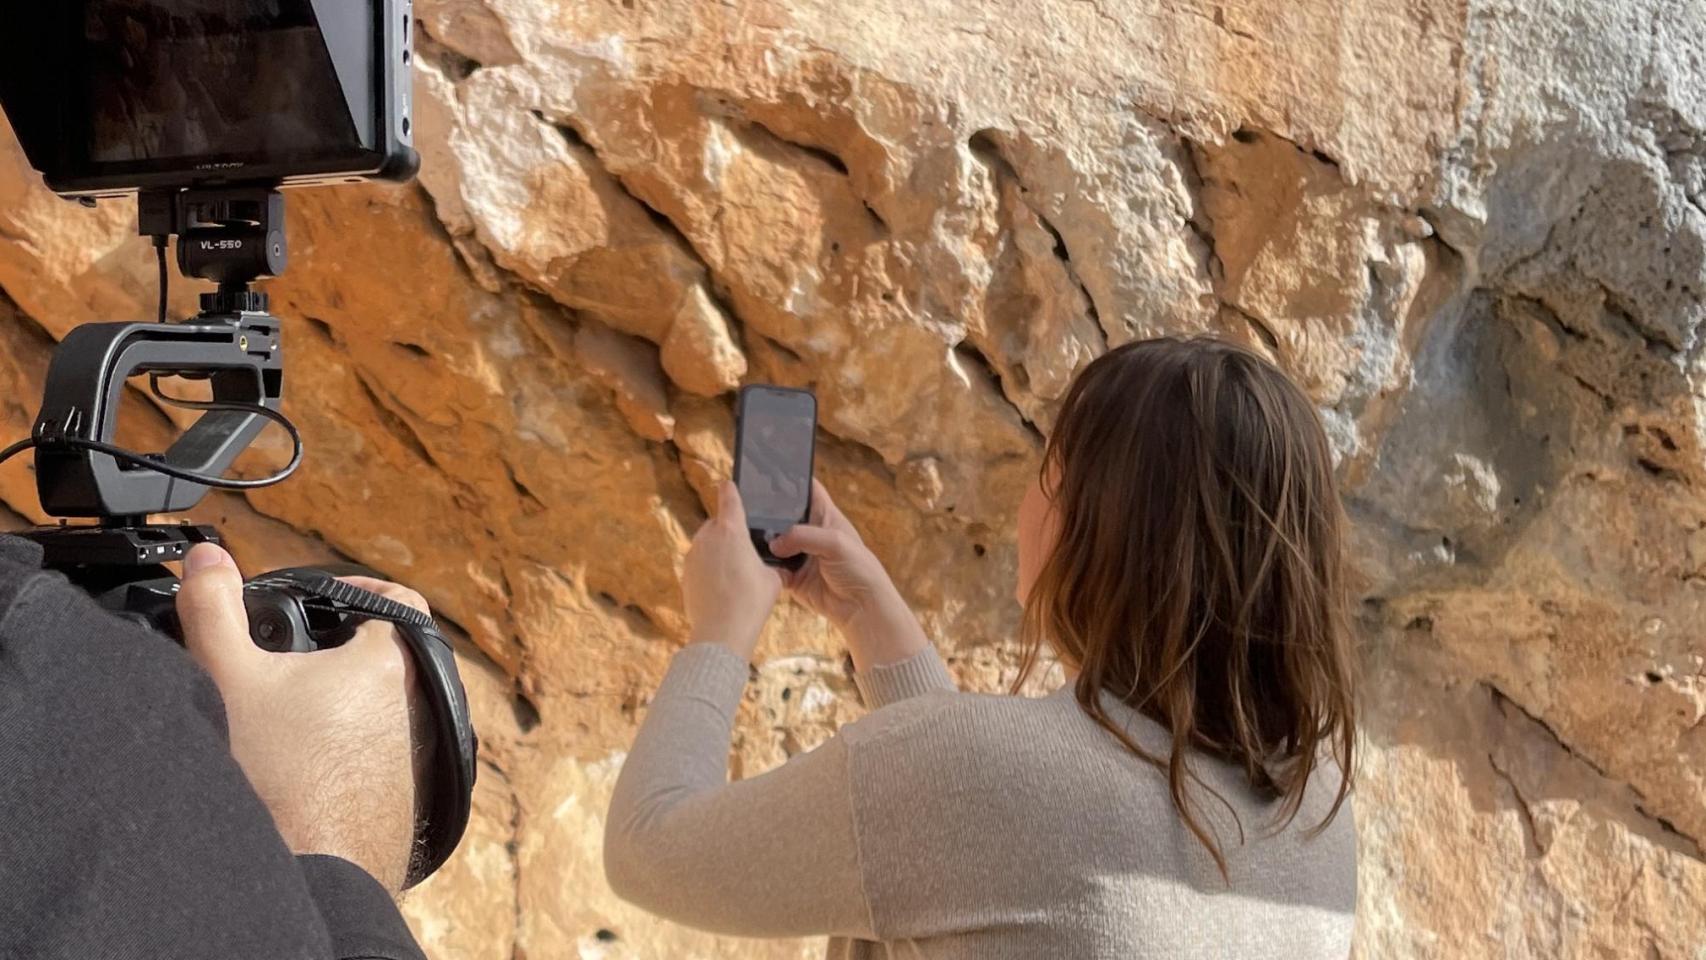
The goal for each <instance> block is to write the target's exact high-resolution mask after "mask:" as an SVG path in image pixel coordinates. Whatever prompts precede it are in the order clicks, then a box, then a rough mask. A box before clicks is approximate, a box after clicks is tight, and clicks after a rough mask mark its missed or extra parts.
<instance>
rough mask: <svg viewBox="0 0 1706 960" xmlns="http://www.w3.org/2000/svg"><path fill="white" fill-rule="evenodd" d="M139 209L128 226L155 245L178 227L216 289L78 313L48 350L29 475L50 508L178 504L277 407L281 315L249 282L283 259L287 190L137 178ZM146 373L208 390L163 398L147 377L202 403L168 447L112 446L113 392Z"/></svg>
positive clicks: (64, 511) (189, 263)
mask: <svg viewBox="0 0 1706 960" xmlns="http://www.w3.org/2000/svg"><path fill="white" fill-rule="evenodd" d="M137 213H138V218H137V219H138V227H139V229H138V232H139V233H141V234H143V235H144V236H152V237H153V238H154V240H155V244H156V246H157V247H159V248H160V249H161V251H162V252H161V256H162V258H163V257H164V247H165V243H166V239H167V237H169V236H173V235H176V236H177V237H178V266H179V269H180V270H181V271H182V272H183V273H184V274H185V275H186V276H192V277H199V278H202V279H206V280H212V281H214V282H216V283H218V284H219V289H218V290H217V291H216V292H212V293H204V294H202V297H201V307H202V309H201V312H200V313H199V314H197V315H196V316H194V317H192V318H190V319H189V320H187V321H185V322H183V323H165V322H161V323H101V324H87V325H84V326H81V327H78V328H76V329H74V330H72V331H71V332H70V333H69V334H68V335H67V336H66V337H65V339H64V341H62V342H61V343H60V346H59V348H58V349H57V350H55V351H54V355H53V361H52V363H51V365H50V366H49V368H48V376H47V389H46V391H44V398H43V403H42V409H41V414H40V416H38V417H37V419H36V423H35V427H34V430H33V431H32V439H33V440H34V446H35V447H36V488H37V492H38V494H39V495H40V497H41V502H42V509H43V510H44V511H46V512H47V513H48V514H50V515H53V516H57V517H93V518H97V519H99V520H101V521H102V522H103V523H104V524H107V525H112V526H136V525H141V524H143V523H145V520H146V516H147V515H148V514H151V513H175V512H178V511H182V510H188V509H190V508H191V507H193V506H195V505H196V504H197V503H199V502H200V501H201V498H202V497H203V496H205V495H206V493H207V490H208V487H209V484H205V483H197V482H195V481H194V479H193V478H195V477H206V478H213V477H219V476H221V475H223V474H224V473H225V471H226V470H228V469H229V468H230V467H231V464H232V463H233V462H234V461H235V460H236V459H237V457H238V456H239V455H241V454H242V452H243V451H244V450H245V449H247V447H248V446H249V444H250V443H252V442H253V441H254V439H255V438H256V437H257V436H258V435H259V434H260V432H261V430H262V428H263V427H264V426H265V425H266V422H267V420H268V419H281V417H282V415H279V416H277V417H270V418H269V417H268V416H266V412H267V411H273V412H274V413H276V412H277V411H278V409H279V402H280V397H281V396H282V393H283V383H284V367H283V358H282V356H281V355H280V351H279V322H278V320H277V319H276V318H274V317H272V316H271V315H269V314H268V313H267V312H266V309H267V297H266V294H264V293H261V292H258V291H254V290H251V289H250V287H249V284H250V283H252V282H253V281H255V280H258V279H260V278H262V277H269V276H276V275H278V274H279V273H282V272H283V271H284V268H285V264H286V262H287V261H288V252H287V246H286V242H285V233H284V197H283V195H282V194H280V193H279V192H278V191H277V190H276V189H273V188H271V187H267V186H230V187H213V188H197V189H191V190H161V191H145V192H143V193H142V194H141V195H140V196H139V197H138V202H137ZM163 264H164V261H163V260H162V274H163V273H164V265H163ZM162 283H164V278H162ZM162 304H164V300H163V299H162ZM163 313H164V306H163V305H162V314H163ZM144 373H146V374H149V375H150V376H151V377H155V378H157V377H160V376H178V377H184V378H187V379H195V380H206V381H208V382H209V383H210V385H211V387H212V400H211V401H185V400H177V399H174V398H171V397H167V396H166V395H164V394H161V393H160V392H159V387H158V381H157V380H156V381H155V392H156V393H157V394H158V395H159V396H160V397H161V399H162V400H165V401H166V402H169V403H173V404H175V405H177V406H184V407H191V408H195V409H201V410H203V411H204V413H203V415H202V417H201V418H200V419H199V420H197V421H196V423H195V424H194V425H193V426H191V427H190V428H189V430H187V431H186V432H185V433H184V435H183V436H182V437H179V438H178V440H177V441H176V442H175V443H173V444H172V446H171V448H170V449H168V450H167V451H166V452H165V453H164V454H149V455H146V456H140V455H133V456H129V457H125V456H121V455H119V453H120V451H116V450H114V448H112V447H111V445H112V441H113V436H114V431H115V429H116V427H117V424H118V407H119V402H120V400H121V399H122V398H123V396H124V386H125V381H126V380H127V379H128V378H130V377H132V376H136V375H138V374H144ZM109 450H112V451H113V452H108V451H109ZM239 483H240V482H239Z"/></svg>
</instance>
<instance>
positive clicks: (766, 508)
mask: <svg viewBox="0 0 1706 960" xmlns="http://www.w3.org/2000/svg"><path fill="white" fill-rule="evenodd" d="M816 429H817V400H816V399H815V398H814V397H813V396H812V395H811V394H810V393H807V392H805V391H803V390H784V389H781V388H778V387H747V388H746V389H745V390H743V391H741V401H740V449H739V450H738V451H737V452H736V463H735V479H736V484H737V485H738V486H739V487H740V499H741V503H742V504H744V505H745V507H746V520H747V526H749V527H751V528H753V529H755V530H764V531H768V532H773V533H781V532H782V531H784V530H786V529H788V528H789V527H791V526H793V525H794V524H796V523H801V522H803V521H805V519H806V517H807V515H808V514H809V512H810V510H811V502H812V501H811V495H812V445H813V440H814V434H815V432H816Z"/></svg>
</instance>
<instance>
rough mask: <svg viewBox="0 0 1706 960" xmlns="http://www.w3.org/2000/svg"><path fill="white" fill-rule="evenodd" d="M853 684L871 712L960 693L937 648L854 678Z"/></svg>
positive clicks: (876, 668) (923, 651)
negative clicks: (930, 695)
mask: <svg viewBox="0 0 1706 960" xmlns="http://www.w3.org/2000/svg"><path fill="white" fill-rule="evenodd" d="M853 682H854V683H856V684H858V686H859V693H860V694H861V695H863V696H864V698H865V706H866V707H869V708H870V709H872V710H878V709H881V708H883V707H886V706H888V705H889V704H891V703H899V702H900V701H902V700H908V699H911V698H912V697H916V696H919V695H921V694H926V693H935V692H936V691H938V690H958V689H959V688H958V687H957V686H955V685H954V678H953V677H952V676H951V675H950V674H949V673H948V667H947V665H946V664H944V663H942V658H941V657H940V656H938V655H937V654H936V648H935V647H926V648H925V649H923V650H922V651H920V652H918V653H916V654H914V655H913V656H912V657H910V658H909V659H906V660H902V661H901V662H899V663H893V664H889V665H887V666H882V667H875V668H873V669H870V670H867V671H865V672H863V673H860V674H858V675H856V676H854V678H853Z"/></svg>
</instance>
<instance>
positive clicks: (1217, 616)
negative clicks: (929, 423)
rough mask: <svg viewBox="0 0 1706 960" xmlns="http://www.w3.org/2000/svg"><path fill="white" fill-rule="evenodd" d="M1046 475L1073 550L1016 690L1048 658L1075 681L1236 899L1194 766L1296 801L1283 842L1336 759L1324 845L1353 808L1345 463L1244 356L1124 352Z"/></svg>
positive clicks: (1038, 615)
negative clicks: (1207, 760) (1141, 719)
mask: <svg viewBox="0 0 1706 960" xmlns="http://www.w3.org/2000/svg"><path fill="white" fill-rule="evenodd" d="M1042 475H1043V491H1044V493H1045V494H1046V495H1047V497H1048V499H1049V501H1050V509H1051V511H1052V512H1053V515H1054V519H1055V520H1057V521H1058V530H1059V537H1058V539H1057V540H1056V542H1055V545H1054V547H1053V549H1052V551H1051V552H1050V554H1049V556H1048V557H1047V559H1046V560H1045V561H1044V563H1043V564H1042V567H1041V569H1040V571H1039V574H1038V577H1037V580H1036V583H1035V585H1034V586H1033V587H1032V588H1031V591H1030V594H1029V596H1028V597H1027V598H1026V603H1025V618H1024V632H1023V639H1024V652H1025V659H1024V664H1023V667H1022V669H1021V672H1020V682H1022V681H1023V680H1024V677H1025V676H1026V675H1028V674H1029V673H1030V671H1031V670H1032V668H1033V667H1034V666H1035V664H1036V661H1037V655H1038V651H1039V649H1040V648H1041V646H1042V644H1043V643H1044V642H1045V641H1046V642H1047V643H1049V644H1050V645H1051V646H1052V647H1053V648H1054V650H1055V652H1056V653H1057V654H1058V655H1059V656H1060V657H1061V659H1062V660H1063V661H1064V662H1065V663H1066V664H1068V665H1069V666H1072V667H1075V668H1077V669H1078V671H1079V673H1078V680H1077V684H1076V688H1075V693H1076V695H1077V700H1078V703H1079V704H1080V706H1082V708H1083V709H1084V711H1085V712H1086V713H1087V714H1089V716H1090V717H1091V718H1093V719H1094V720H1095V721H1096V722H1097V723H1098V724H1100V725H1101V726H1102V727H1103V728H1105V729H1106V730H1107V731H1108V732H1109V733H1110V734H1112V735H1113V736H1115V737H1117V738H1118V739H1119V741H1120V742H1121V743H1122V744H1123V745H1124V746H1125V747H1126V748H1127V749H1129V750H1130V751H1131V752H1132V753H1134V754H1136V755H1137V756H1138V757H1140V758H1142V759H1143V760H1145V761H1148V762H1149V763H1152V764H1154V765H1155V766H1156V767H1157V768H1159V769H1160V770H1162V771H1164V772H1165V773H1166V775H1167V778H1168V784H1169V787H1170V792H1171V794H1172V798H1173V804H1174V806H1175V807H1177V808H1178V811H1179V814H1180V815H1181V816H1182V817H1183V818H1184V821H1185V824H1186V826H1188V827H1189V828H1190V830H1191V832H1192V833H1193V834H1194V835H1195V836H1196V837H1197V839H1198V840H1200V841H1201V842H1202V843H1203V845H1204V846H1205V847H1207V848H1208V851H1209V854H1210V855H1211V856H1212V857H1213V858H1214V862H1215V865H1216V866H1217V867H1218V868H1219V869H1220V873H1221V876H1222V878H1223V879H1226V878H1228V877H1229V875H1228V873H1227V866H1226V858H1225V854H1224V852H1223V851H1222V848H1221V845H1220V841H1219V838H1218V832H1217V831H1215V832H1214V833H1213V835H1211V830H1210V829H1208V828H1205V826H1204V822H1203V818H1202V817H1201V815H1200V814H1201V806H1200V796H1199V794H1198V792H1197V788H1201V789H1202V790H1204V791H1207V792H1208V793H1209V794H1211V795H1213V796H1214V797H1215V798H1216V799H1217V800H1219V801H1220V802H1221V803H1222V804H1225V805H1226V806H1227V809H1228V810H1229V811H1231V806H1230V804H1226V801H1225V798H1224V797H1222V796H1221V795H1220V794H1219V793H1217V792H1215V791H1214V790H1213V788H1211V787H1209V786H1208V785H1207V784H1206V783H1205V782H1204V781H1203V780H1202V779H1201V778H1200V777H1199V776H1198V775H1197V774H1196V772H1195V771H1194V770H1193V769H1192V766H1191V763H1190V762H1189V754H1190V752H1191V751H1193V750H1194V751H1197V752H1200V753H1203V754H1207V755H1209V756H1213V757H1217V758H1220V759H1221V760H1224V761H1227V762H1229V763H1231V764H1233V765H1235V766H1236V767H1237V768H1238V769H1240V770H1241V771H1242V772H1243V775H1244V776H1245V777H1246V778H1247V779H1248V781H1249V783H1250V785H1251V786H1252V787H1253V788H1254V789H1256V790H1257V791H1259V792H1260V793H1261V794H1263V795H1265V796H1267V797H1268V798H1270V799H1271V800H1278V801H1281V802H1280V804H1279V807H1278V809H1277V818H1278V819H1277V822H1276V823H1275V824H1274V828H1275V829H1276V830H1277V829H1279V828H1282V827H1284V826H1286V825H1288V824H1290V823H1291V822H1292V821H1293V820H1294V819H1296V817H1297V815H1298V811H1299V810H1300V809H1301V807H1302V804H1303V797H1304V790H1305V787H1306V786H1307V785H1308V782H1309V779H1310V775H1311V774H1312V773H1314V772H1315V771H1316V769H1317V768H1318V767H1319V766H1320V764H1321V763H1322V759H1323V748H1324V747H1325V748H1328V749H1330V752H1331V754H1332V755H1333V757H1334V759H1335V760H1336V761H1337V763H1338V767H1339V782H1338V792H1337V795H1336V796H1335V798H1334V801H1333V805H1332V808H1331V809H1330V810H1329V811H1328V813H1327V815H1326V817H1325V819H1323V820H1322V822H1321V823H1320V824H1318V825H1315V826H1314V827H1313V829H1314V830H1317V831H1318V830H1320V829H1323V828H1325V827H1326V825H1327V824H1328V823H1330V822H1331V821H1332V819H1333V817H1334V816H1336V815H1337V814H1338V812H1339V809H1340V808H1341V806H1342V805H1343V804H1344V801H1345V797H1346V796H1347V795H1348V794H1349V792H1350V783H1351V770H1352V755H1353V749H1354V746H1355V740H1356V705H1355V700H1354V695H1353V689H1352V688H1353V683H1354V670H1355V668H1354V661H1355V652H1354V648H1353V642H1352V639H1351V633H1350V628H1349V615H1348V612H1347V610H1346V606H1345V603H1346V597H1345V584H1344V572H1343V570H1342V563H1343V561H1342V558H1341V543H1340V527H1341V525H1342V519H1341V508H1340V505H1339V498H1338V491H1337V485H1336V483H1335V482H1334V477H1333V461H1332V453H1331V450H1330V448H1329V447H1328V444H1327V438H1326V434H1325V432H1324V431H1323V430H1322V427H1321V421H1320V418H1319V417H1318V416H1317V414H1316V412H1315V408H1314V407H1313V405H1311V403H1310V402H1309V400H1308V398H1307V397H1305V396H1304V395H1303V392H1302V391H1301V390H1299V389H1298V388H1297V386H1296V385H1295V384H1293V383H1292V382H1291V381H1290V380H1289V379H1288V378H1287V377H1286V376H1285V374H1284V373H1281V372H1280V371H1279V370H1278V369H1277V368H1276V367H1274V366H1273V365H1272V364H1270V363H1269V362H1267V361H1266V360H1264V359H1262V358H1261V357H1260V356H1258V355H1256V354H1254V353H1252V352H1250V351H1248V350H1245V349H1243V348H1242V347H1238V346H1235V345H1233V344H1230V343H1226V342H1223V341H1218V340H1212V339H1204V338H1196V339H1174V338H1163V339H1157V340H1145V341H1140V342H1137V343H1131V344H1127V345H1125V346H1122V347H1119V348H1117V349H1115V350H1112V351H1110V352H1108V353H1107V354H1106V355H1104V356H1102V357H1100V358H1098V359H1097V360H1096V361H1095V362H1093V363H1091V364H1090V365H1089V366H1088V367H1086V368H1085V369H1084V371H1083V372H1082V373H1080V374H1079V375H1078V378H1077V380H1076V381H1075V382H1074V383H1073V385H1072V388H1071V390H1070V391H1069V392H1068V393H1067V397H1066V401H1065V403H1064V405H1063V406H1062V408H1061V412H1060V415H1059V418H1058V420H1057V421H1056V424H1055V428H1054V431H1053V433H1052V434H1051V435H1050V437H1049V441H1048V447H1047V450H1046V452H1045V454H1044V457H1043V471H1042ZM1014 686H1015V689H1017V687H1018V684H1017V683H1015V685H1014ZM1105 697H1112V698H1114V699H1117V700H1120V701H1123V702H1124V703H1126V704H1129V705H1130V706H1132V707H1134V708H1136V709H1137V710H1139V711H1141V712H1142V713H1144V714H1145V715H1147V716H1149V717H1150V718H1151V719H1153V720H1155V721H1157V722H1158V723H1160V724H1161V725H1162V726H1163V727H1165V728H1166V729H1168V730H1170V731H1171V732H1172V747H1171V753H1170V755H1169V756H1165V757H1162V756H1158V755H1156V754H1154V753H1152V752H1150V751H1147V750H1145V749H1144V748H1143V747H1142V746H1140V745H1139V744H1138V743H1137V742H1136V740H1135V739H1133V737H1132V736H1131V735H1130V734H1129V733H1127V732H1126V731H1125V730H1124V729H1122V727H1121V725H1120V724H1118V723H1116V722H1115V721H1114V720H1113V719H1112V718H1110V717H1109V715H1108V712H1107V710H1106V708H1105V706H1104V703H1105V700H1104V698H1105ZM1234 819H1235V822H1237V821H1236V814H1235V812H1234ZM1238 831H1239V839H1240V842H1243V831H1244V826H1243V824H1242V823H1241V822H1238Z"/></svg>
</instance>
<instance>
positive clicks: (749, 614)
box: [681, 480, 782, 660]
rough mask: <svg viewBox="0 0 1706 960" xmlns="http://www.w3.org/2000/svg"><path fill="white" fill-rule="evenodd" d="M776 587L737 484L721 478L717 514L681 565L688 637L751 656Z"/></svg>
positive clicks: (695, 538)
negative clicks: (749, 526) (754, 539)
mask: <svg viewBox="0 0 1706 960" xmlns="http://www.w3.org/2000/svg"><path fill="white" fill-rule="evenodd" d="M781 592H782V578H781V577H780V576H779V575H777V573H776V571H775V570H773V569H771V568H770V567H768V566H766V565H765V563H764V561H763V560H760V559H759V557H758V551H757V550H756V549H754V548H753V546H752V535H751V534H750V533H748V532H747V529H746V509H745V507H743V506H742V505H741V502H740V490H739V489H738V488H736V487H735V485H734V484H733V483H731V482H729V481H727V480H725V481H723V483H722V484H721V485H719V486H718V488H717V514H716V516H714V517H712V518H711V519H709V520H707V521H705V524H704V525H703V526H701V527H700V528H699V532H698V533H697V534H695V535H694V536H693V546H692V547H691V548H690V549H689V550H688V551H687V560H686V562H685V564H684V565H683V568H682V571H681V594H682V600H683V603H684V604H685V605H686V608H687V619H688V622H689V623H690V624H692V637H693V642H694V643H716V644H721V645H722V646H725V647H727V648H729V649H730V650H732V651H734V652H735V653H736V654H739V655H740V656H741V657H743V658H745V659H748V660H750V659H751V658H752V651H753V649H754V648H756V647H757V646H758V634H759V632H760V631H762V630H763V629H764V622H765V621H766V620H769V619H770V610H771V608H773V607H775V606H776V598H777V597H778V596H780V595H781Z"/></svg>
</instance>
